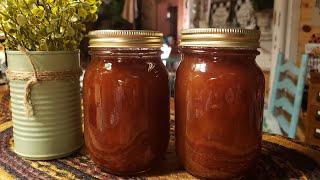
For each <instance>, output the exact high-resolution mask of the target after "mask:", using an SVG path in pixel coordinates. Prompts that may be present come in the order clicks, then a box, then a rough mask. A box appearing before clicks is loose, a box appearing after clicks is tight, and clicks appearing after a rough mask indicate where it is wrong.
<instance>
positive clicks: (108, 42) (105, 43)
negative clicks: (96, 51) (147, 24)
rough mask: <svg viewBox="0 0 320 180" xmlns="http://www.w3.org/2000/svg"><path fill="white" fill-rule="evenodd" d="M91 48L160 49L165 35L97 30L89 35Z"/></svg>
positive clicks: (138, 31)
mask: <svg viewBox="0 0 320 180" xmlns="http://www.w3.org/2000/svg"><path fill="white" fill-rule="evenodd" d="M88 36H89V38H90V40H89V47H109V48H160V47H161V46H162V41H163V34H162V33H160V32H157V31H147V30H96V31H90V32H89V34H88Z"/></svg>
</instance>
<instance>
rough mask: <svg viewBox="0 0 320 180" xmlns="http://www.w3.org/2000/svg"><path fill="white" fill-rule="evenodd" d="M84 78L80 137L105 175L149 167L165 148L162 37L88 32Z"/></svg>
mask: <svg viewBox="0 0 320 180" xmlns="http://www.w3.org/2000/svg"><path fill="white" fill-rule="evenodd" d="M89 36H90V38H91V39H90V54H91V62H90V64H89V66H88V67H87V69H86V73H85V78H84V89H83V101H84V119H85V124H84V130H85V131H84V134H85V144H86V148H87V150H88V152H89V154H90V157H91V158H92V160H93V161H94V162H95V163H96V164H98V165H99V166H100V167H102V168H103V169H104V170H105V171H107V172H110V173H113V174H117V175H135V174H137V173H141V172H144V171H146V170H148V169H150V168H151V167H152V166H154V165H155V164H156V163H157V162H158V160H159V159H161V158H162V156H163V155H164V153H165V151H166V149H167V146H168V142H169V87H168V74H167V71H166V68H165V66H164V65H163V64H162V62H161V58H160V54H161V51H160V46H161V42H162V34H161V33H158V32H152V31H130V30H125V31H120V30H119V31H112V30H103V31H93V32H90V33H89Z"/></svg>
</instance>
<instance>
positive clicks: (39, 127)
mask: <svg viewBox="0 0 320 180" xmlns="http://www.w3.org/2000/svg"><path fill="white" fill-rule="evenodd" d="M29 53H30V55H31V57H32V60H33V62H34V64H35V68H36V70H37V72H47V71H65V70H78V69H79V52H78V51H74V52H64V51H57V52H32V51H31V52H29ZM6 54H7V59H8V69H9V70H10V71H18V72H33V68H32V66H31V64H30V62H29V61H28V60H27V56H26V55H25V54H24V53H23V52H19V51H7V52H6ZM26 83H27V81H21V80H10V82H9V85H10V95H11V109H12V120H13V137H14V151H15V152H16V153H17V154H18V155H20V156H23V157H25V158H28V159H34V160H48V159H55V158H59V157H63V156H66V155H68V154H70V153H72V152H74V151H76V150H77V149H79V148H80V147H81V146H82V144H83V134H82V126H81V100H80V86H79V80H75V81H70V80H53V81H40V82H38V83H37V84H35V85H34V86H33V87H32V91H31V102H32V104H33V109H34V115H33V116H28V115H27V112H26V108H25V106H24V93H25V86H26Z"/></svg>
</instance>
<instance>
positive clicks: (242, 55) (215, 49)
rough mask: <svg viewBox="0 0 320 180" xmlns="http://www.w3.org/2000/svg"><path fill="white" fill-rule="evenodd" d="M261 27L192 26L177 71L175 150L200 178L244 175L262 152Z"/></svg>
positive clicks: (183, 40)
mask: <svg viewBox="0 0 320 180" xmlns="http://www.w3.org/2000/svg"><path fill="white" fill-rule="evenodd" d="M259 36H260V33H259V31H256V30H245V29H219V28H217V29H215V28H212V29H189V30H184V31H183V32H182V36H181V42H180V52H181V58H182V62H181V64H180V66H179V68H178V70H177V77H176V94H175V112H176V118H175V120H176V151H177V155H178V157H179V159H180V161H181V162H182V164H183V165H184V167H185V168H186V170H187V171H188V172H189V173H191V174H193V175H194V176H197V177H202V178H222V179H225V178H227V179H229V178H236V177H242V176H244V175H245V174H246V172H247V171H248V170H249V169H250V168H251V167H252V166H253V165H254V163H255V162H256V160H257V158H258V157H259V154H260V151H261V139H262V120H263V103H264V76H263V73H262V71H261V70H260V68H259V67H258V66H257V64H256V62H255V58H256V56H257V55H258V54H259V53H258V51H257V47H258V46H259V42H258V41H259Z"/></svg>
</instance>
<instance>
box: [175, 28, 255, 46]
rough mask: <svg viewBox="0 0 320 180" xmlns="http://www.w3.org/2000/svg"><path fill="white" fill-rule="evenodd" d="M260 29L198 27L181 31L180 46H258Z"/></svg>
mask: <svg viewBox="0 0 320 180" xmlns="http://www.w3.org/2000/svg"><path fill="white" fill-rule="evenodd" d="M259 39H260V31H258V30H252V29H240V28H198V29H185V30H183V31H182V32H181V39H180V44H179V45H180V46H196V47H239V48H258V47H259Z"/></svg>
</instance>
